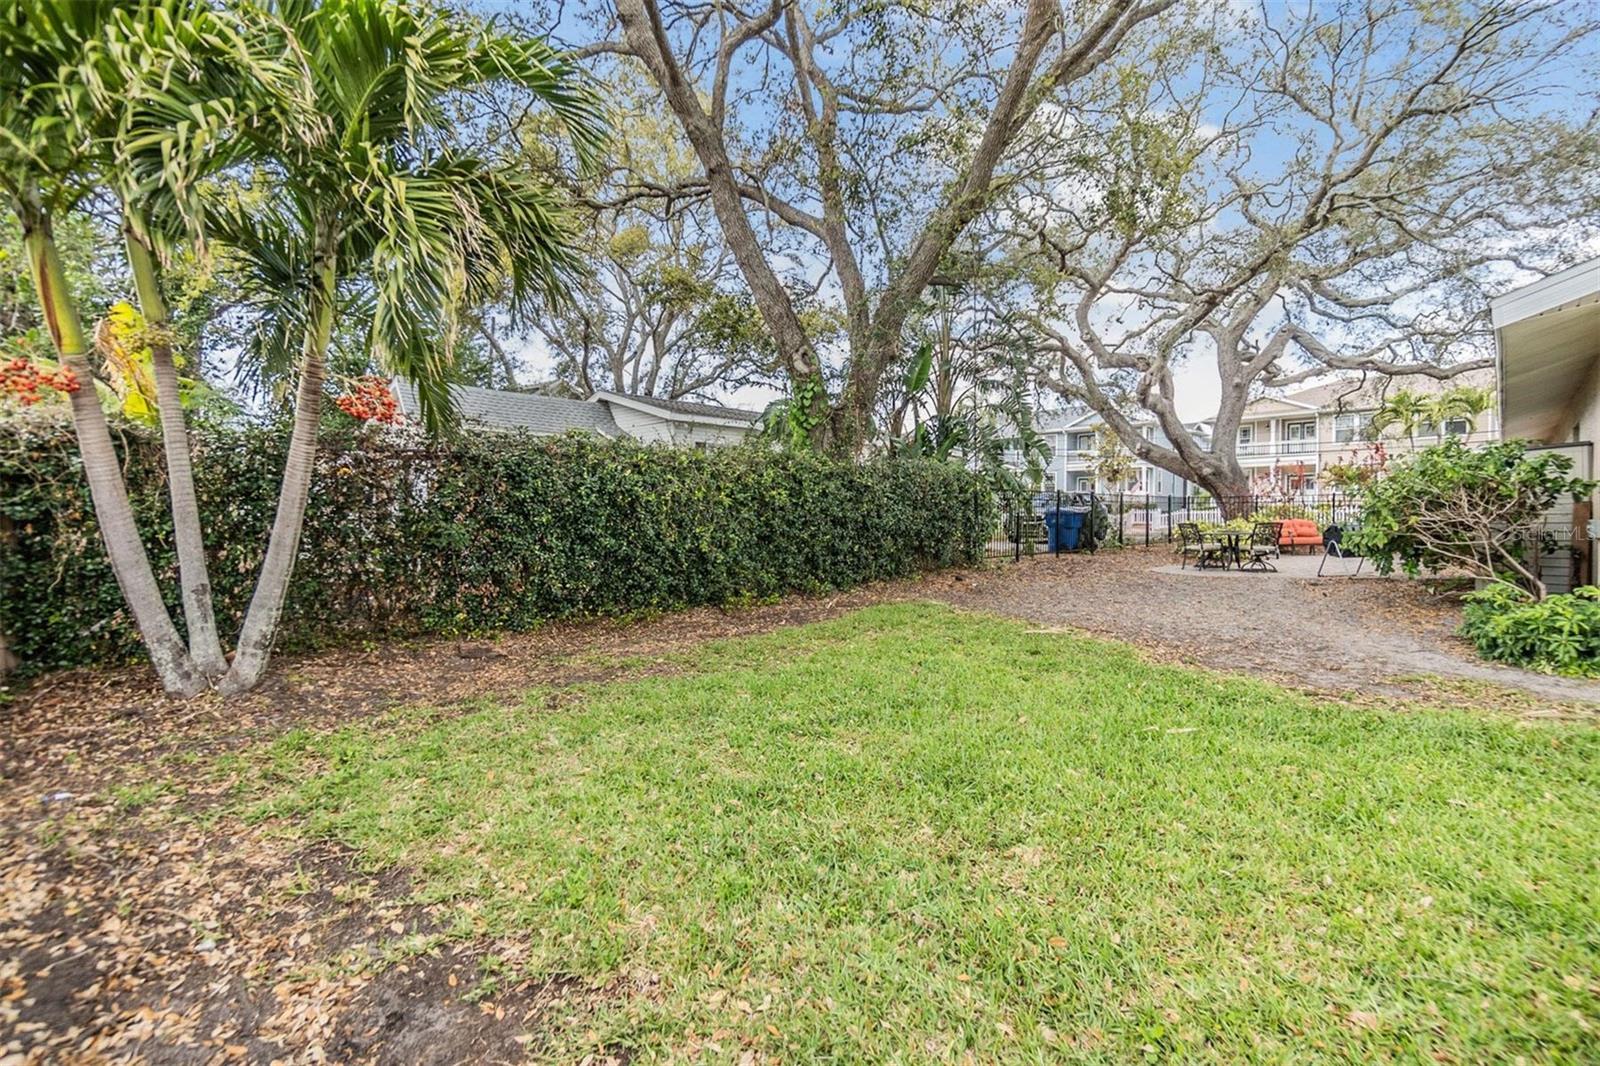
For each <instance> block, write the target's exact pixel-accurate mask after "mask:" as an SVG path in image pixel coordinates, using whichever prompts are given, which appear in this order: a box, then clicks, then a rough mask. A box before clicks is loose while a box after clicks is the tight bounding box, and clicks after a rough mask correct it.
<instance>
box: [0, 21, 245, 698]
mask: <svg viewBox="0 0 1600 1066" xmlns="http://www.w3.org/2000/svg"><path fill="white" fill-rule="evenodd" d="M208 17H209V13H208V12H207V9H205V8H204V7H203V6H201V5H199V4H195V3H185V2H183V0H173V2H170V3H162V2H150V3H140V4H134V5H128V6H126V7H118V6H115V5H110V4H61V3H52V2H50V0H4V4H3V6H0V190H3V191H4V193H5V194H6V198H7V199H8V200H9V201H10V202H11V205H12V207H13V209H14V211H15V212H16V215H17V220H18V222H19V223H20V224H21V228H22V234H23V245H24V247H25V249H26V252H27V258H28V262H29V267H30V275H31V278H32V281H33V288H34V294H35V297H36V299H37V301H38V304H39V310H40V317H41V318H42V319H43V322H44V325H45V327H46V329H47V330H48V332H49V335H50V338H51V342H52V344H53V346H54V348H55V350H56V352H57V354H58V356H59V358H60V361H61V364H62V366H63V368H64V369H65V370H66V371H67V372H68V373H69V374H70V375H71V377H72V378H73V380H75V381H77V382H80V383H81V382H90V381H93V380H94V378H93V371H92V368H91V366H90V364H89V352H90V342H89V333H88V331H87V330H86V329H85V327H84V323H83V321H82V319H81V318H80V317H79V314H78V310H77V307H76V304H75V301H74V298H73V293H72V291H71V289H70V286H69V282H68V275H67V271H66V269H65V267H64V265H63V262H62V258H61V252H60V249H59V247H58V246H57V244H56V241H55V236H54V233H55V223H56V220H57V219H58V218H60V217H61V216H63V215H64V214H66V213H67V212H70V211H71V210H73V209H74V208H75V207H76V206H77V205H78V204H79V202H80V201H81V200H82V199H83V198H85V197H86V196H88V195H90V194H91V193H93V192H95V191H97V190H99V189H102V188H104V187H106V186H108V185H110V186H114V187H115V188H117V189H118V190H120V191H126V190H128V189H129V188H131V183H130V182H129V181H127V180H123V179H125V178H126V175H127V173H128V172H127V171H126V170H120V171H119V170H117V169H116V168H115V167H114V166H111V165H108V164H109V163H110V160H109V155H108V150H109V146H110V145H112V144H117V145H119V146H121V147H122V148H125V149H129V150H130V151H131V150H132V146H134V145H138V146H139V147H138V152H139V154H141V155H142V156H144V157H147V158H148V157H150V156H154V157H156V158H161V159H163V160H165V166H164V168H163V172H164V174H165V176H166V177H168V178H171V177H174V176H181V175H182V173H183V172H184V167H183V165H182V163H181V161H184V160H187V159H191V158H193V157H194V155H195V152H196V151H197V150H202V149H203V146H205V145H207V144H208V143H209V141H210V137H209V136H208V134H209V133H211V132H213V129H212V127H211V125H210V121H211V120H212V119H214V118H215V117H216V113H215V112H207V111H206V110H205V109H204V107H202V106H199V105H198V103H197V100H196V98H195V97H193V96H191V95H189V90H190V88H191V84H192V83H191V80H190V79H189V78H188V76H187V75H188V74H189V73H190V72H191V67H190V65H189V61H188V59H187V57H186V56H185V54H184V53H183V52H182V50H181V49H176V48H174V47H172V45H173V44H174V43H175V41H177V40H178V39H179V38H180V37H181V35H180V34H174V33H171V32H167V31H170V30H171V29H172V28H173V27H174V26H177V25H184V24H187V22H188V21H189V20H191V19H194V20H202V19H206V18H208ZM219 25H220V23H219ZM191 105H193V106H191ZM112 108H115V109H116V111H117V114H116V117H113V115H112V112H111V110H110V109H112ZM163 112H165V114H166V115H167V116H168V117H171V116H172V115H173V114H174V113H176V114H177V115H178V121H177V122H176V124H174V123H173V122H170V121H169V122H161V121H155V122H148V123H147V122H146V120H148V119H151V118H153V117H155V116H158V115H160V114H162V113H163ZM171 384H172V385H173V396H172V400H173V403H172V407H173V409H174V412H175V418H176V419H177V424H178V425H179V426H180V427H181V413H178V412H177V393H176V378H175V376H174V377H173V379H172V382H171ZM71 406H72V413H73V421H74V425H75V426H76V428H77V434H78V441H79V450H80V453H81V455H82V457H83V466H84V472H85V474H86V476H87V478H88V481H89V486H90V492H91V495H92V497H93V501H94V506H95V511H96V514H97V516H98V518H99V525H100V528H101V531H102V533H103V535H104V538H105V542H106V549H107V553H108V555H109V557H110V559H111V563H112V569H113V572H114V573H115V575H116V578H117V582H118V585H119V586H120V587H121V589H122V593H123V596H124V598H125V600H126V601H127V603H128V607H129V609H130V611H131V612H132V614H133V616H134V618H135V620H136V623H137V625H138V628H139V631H140V634H141V636H142V638H143V640H144V643H145V647H146V649H147V650H148V652H149V654H150V659H151V662H152V664H153V665H154V666H155V668H156V672H157V673H158V675H160V677H161V680H162V683H163V685H164V686H165V687H166V688H167V690H168V691H170V692H173V693H175V694H180V695H190V694H193V693H195V692H198V691H199V690H200V689H201V688H203V687H204V686H205V684H206V680H207V676H206V673H205V672H204V671H202V669H201V668H199V667H197V666H196V664H195V662H194V660H193V658H192V657H191V655H190V652H189V649H188V648H187V647H186V646H185V644H184V642H183V640H182V639H181V638H180V637H179V635H178V632H177V629H176V627H175V626H174V625H173V623H172V619H171V617H170V616H169V615H168V613H167V611H166V607H165V605H164V603H163V601H162V597H161V590H160V588H159V586H158V585H157V583H156V580H155V576H154V574H153V573H152V571H151V568H150V562H149V557H148V555H147V554H146V552H145V548H144V544H143V542H142V540H141V539H140V537H139V531H138V527H137V526H136V525H135V523H134V519H133V512H132V509H131V508H130V506H129V503H128V495H127V489H126V487H125V486H124V485H123V482H122V476H121V471H120V469H119V468H118V466H117V460H116V455H115V452H114V451H113V449H112V446H111V437H110V432H109V429H108V428H107V425H106V420H105V415H104V412H103V411H102V410H101V408H100V403H99V400H98V398H97V395H96V390H94V389H92V388H77V389H74V390H72V392H71ZM179 441H180V443H181V435H180V438H179ZM186 464H187V450H186V448H180V449H178V450H177V451H176V452H174V453H173V454H171V455H169V466H175V468H176V470H177V476H175V477H173V479H172V481H173V484H174V485H175V486H177V485H178V484H179V482H180V481H181V480H183V471H185V470H186V469H187V465H186ZM177 491H178V490H177V489H176V488H175V493H176V492H177ZM191 495H192V494H191ZM175 498H176V497H175ZM190 535H194V536H197V535H198V519H197V518H195V519H194V520H193V521H192V522H187V521H186V522H185V523H184V526H183V533H182V537H183V539H184V541H185V546H186V549H190V550H188V551H186V555H187V556H189V557H190V559H191V561H192V559H193V558H199V559H200V565H201V567H202V570H203V554H198V553H195V552H193V551H192V549H193V543H192V542H191V541H190V539H189V537H190ZM193 584H194V585H195V587H197V588H200V589H204V588H205V587H206V583H205V582H204V580H203V579H202V580H200V581H198V582H195V583H193ZM208 617H209V616H202V617H194V618H191V620H190V621H191V629H192V630H194V629H195V628H196V627H198V628H199V629H200V630H201V632H202V634H203V633H204V630H205V627H206V626H207V625H211V626H212V634H213V639H212V640H211V641H210V646H211V651H212V652H213V654H210V655H208V656H207V657H206V659H207V666H208V667H209V669H210V671H211V673H213V674H215V673H218V672H220V670H221V667H222V662H223V661H222V657H221V650H220V647H216V646H215V644H216V642H215V639H214V623H210V622H209V621H208Z"/></svg>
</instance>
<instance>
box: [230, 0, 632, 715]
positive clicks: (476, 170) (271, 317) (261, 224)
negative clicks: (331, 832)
mask: <svg viewBox="0 0 1600 1066" xmlns="http://www.w3.org/2000/svg"><path fill="white" fill-rule="evenodd" d="M280 12H281V15H282V17H283V21H282V23H281V24H280V27H281V30H282V32H283V33H284V34H285V37H284V40H283V41H282V45H283V47H284V48H285V49H297V50H299V51H300V52H301V53H302V54H303V55H304V61H305V64H306V68H307V70H308V71H309V93H310V99H309V105H310V110H311V113H313V114H314V115H316V116H318V121H317V122H315V123H314V124H312V125H311V126H310V127H309V128H308V127H306V125H305V124H304V123H303V122H301V121H300V113H299V111H298V108H297V104H298V102H296V101H288V102H286V104H287V108H288V110H286V111H285V113H283V114H282V115H281V116H280V117H279V121H276V122H272V123H264V124H262V125H261V126H259V127H257V128H254V129H251V130H248V131H246V136H247V137H249V138H251V140H252V141H253V142H254V144H255V147H256V149H257V151H258V152H259V154H260V156H261V157H262V158H263V159H264V160H265V165H264V168H263V170H262V171H259V172H257V173H256V174H254V175H253V178H254V179H256V180H265V181H267V182H270V184H271V193H270V196H269V197H268V198H267V199H266V200H265V202H264V204H263V206H262V208H256V207H255V206H254V201H253V200H252V198H251V197H250V196H249V195H248V194H249V193H250V192H251V191H252V190H251V188H250V187H249V185H245V186H243V187H231V188H229V189H228V190H227V192H228V194H230V195H229V196H228V197H225V198H223V199H222V200H221V201H220V202H218V203H217V204H215V205H214V206H212V207H211V208H209V210H208V225H209V226H210V228H211V231H212V232H213V233H214V235H215V236H216V238H217V239H218V240H219V241H222V242H223V243H226V244H227V245H228V246H229V247H230V248H231V249H233V251H234V252H235V254H236V255H237V257H238V259H239V260H240V261H241V262H242V264H243V267H244V270H245V272H246V274H247V276H248V278H249V282H250V287H251V288H252V289H253V291H254V293H255V295H256V297H257V298H258V300H259V301H260V304H259V309H260V311H261V316H260V319H259V323H258V326H257V328H256V330H255V333H254V336H253V338H252V354H253V356H254V357H255V358H256V359H258V360H259V361H260V362H261V363H262V364H264V365H276V366H279V367H284V368H288V367H292V368H293V375H294V377H295V378H296V379H297V385H296V390H295V398H294V421H293V430H292V433H291V436H290V442H289V454H288V459H287V461H286V463H285V466H284V473H283V482H282V488H281V492H280V496H279V503H278V510H277V515H276V517H275V518H274V521H273V526H272V535H271V539H270V540H269V542H268V548H267V554H266V558H265V560H264V562H263V564H262V568H261V573H260V576H259V578H258V581H257V586H256V592H255V595H254V596H253V597H252V599H251V601H250V607H249V609H248V610H247V611H246V613H245V618H244V623H243V626H242V628H241V630H240V635H239V644H238V650H237V652H236V653H235V655H234V660H233V665H232V667H231V669H230V670H229V672H228V675H227V676H226V677H225V678H224V679H223V680H222V683H221V686H220V687H221V689H222V690H223V692H224V693H229V692H238V691H242V690H245V689H248V688H250V687H252V686H253V685H254V684H255V683H256V682H257V681H258V680H259V679H260V677H261V674H262V671H263V670H264V669H265V667H266V663H267V657H268V655H269V653H270V650H271V646H272V640H273V635H274V633H275V632H276V630H277V626H278V622H279V618H280V616H281V614H282V610H283V602H284V597H285V595H286V594H287V591H288V587H289V577H290V574H291V572H292V570H293V567H294V558H295V554H296V551H297V549H298V546H299V540H300V533H301V528H302V525H303V520H304V515H305V507H306V499H307V495H308V493H309V492H310V488H311V475H312V469H313V463H314V461H315V457H316V438H317V425H318V421H319V418H320V415H321V411H322V399H323V386H324V377H325V372H326V356H327V350H328V345H329V340H330V337H331V335H332V332H333V328H334V319H335V316H336V315H339V314H341V313H342V311H343V310H345V309H355V310H357V311H358V312H359V313H360V314H361V315H362V316H363V318H364V320H365V321H367V322H369V323H370V328H369V331H368V338H369V346H370V349H371V351H372V354H373V356H374V358H375V359H376V360H377V362H378V363H379V364H380V365H381V366H382V367H383V368H384V369H385V370H386V371H387V372H388V373H390V374H394V375H397V376H399V377H403V378H405V379H407V380H408V381H410V382H411V383H412V384H413V385H414V386H415V388H416V394H417V398H418V405H419V407H420V410H421V416H422V419H423V421H424V423H425V424H426V425H427V426H428V427H429V428H430V429H438V428H442V427H444V426H446V425H448V424H449V423H450V422H451V420H452V406H451V400H450V393H449V386H450V383H451V381H452V377H453V373H452V369H453V368H452V365H451V362H450V357H451V354H452V352H453V351H454V349H455V345H454V344H453V343H452V341H453V337H454V334H455V331H456V328H457V324H458V322H459V315H460V312H461V310H462V308H463V307H465V306H471V305H473V304H475V303H479V302H483V301H485V300H487V299H489V298H491V297H498V296H501V295H502V294H508V301H509V306H510V309H511V311H512V313H513V314H515V315H522V314H525V313H526V312H527V311H528V310H529V308H530V305H531V301H533V300H534V299H535V298H536V297H543V298H544V299H546V300H548V301H551V302H558V301H559V300H560V299H562V297H563V295H564V290H565V286H566V284H567V281H568V279H569V278H571V277H572V276H573V275H574V274H575V273H577V272H578V270H579V261H578V258H577V255H576V250H575V248H574V247H573V245H572V243H571V240H570V235H569V230H568V228H567V227H566V225H565V222H564V218H563V214H562V208H561V204H560V202H559V199H558V198H557V196H556V195H555V193H554V192H553V190H552V188H551V186H550V184H549V183H548V182H547V181H546V180H545V179H544V178H543V177H542V176H540V175H537V174H533V173H530V172H528V171H526V170H525V169H521V168H515V167H510V166H507V165H504V164H498V163H496V162H494V161H492V160H489V159H486V158H482V157H479V156H476V155H472V154H469V153H465V152H460V151H456V150H453V149H451V148H450V147H449V146H448V144H447V143H446V142H447V137H446V134H447V132H448V129H449V124H450V118H449V115H448V113H447V110H446V107H445V105H446V104H447V102H448V101H449V100H450V99H451V98H452V97H454V96H457V95H460V94H463V93H468V92H471V91H473V90H475V89H478V88H481V87H483V86H485V85H489V84H495V83H509V84H511V85H514V86H518V87H520V88H521V89H522V90H525V91H526V92H527V93H529V94H530V95H531V96H532V97H533V98H534V99H536V100H537V101H538V102H539V103H540V104H542V105H543V106H544V107H545V108H546V109H547V110H548V111H549V112H550V113H551V114H553V115H554V116H555V117H556V118H557V119H558V120H559V121H560V123H561V124H562V126H563V127H564V129H565V130H566V132H567V134H568V136H569V138H570V140H571V143H572V145H573V147H574V149H575V150H576V152H577V154H578V156H579V157H580V160H581V161H583V162H585V163H588V162H590V161H592V160H593V158H594V156H595V153H596V152H597V151H598V149H599V147H600V146H601V144H602V143H603V138H604V122H603V118H602V114H601V110H600V106H599V104H598V102H597V100H596V99H595V98H594V96H593V94H592V93H591V92H589V91H588V90H587V89H586V88H585V87H584V86H583V85H582V84H581V83H580V81H579V79H578V75H577V73H576V71H575V70H574V69H573V68H572V67H571V66H570V65H569V64H568V62H567V60H566V59H564V58H563V57H562V56H560V55H558V54H557V53H556V52H555V51H553V50H552V49H551V48H550V47H549V46H548V45H547V44H545V43H544V42H543V41H541V40H537V39H517V38H512V37H510V36H506V35H502V34H499V33H497V32H494V31H492V30H490V29H489V28H488V27H486V26H485V25H482V24H480V23H477V22H473V21H469V20H464V19H460V18H455V17H451V16H448V15H446V14H445V13H444V12H443V11H442V10H441V9H438V8H435V7H433V6H432V5H431V4H429V3H426V2H423V0H323V2H321V3H313V2H311V0H295V2H288V3H284V4H283V5H282V6H281V9H280Z"/></svg>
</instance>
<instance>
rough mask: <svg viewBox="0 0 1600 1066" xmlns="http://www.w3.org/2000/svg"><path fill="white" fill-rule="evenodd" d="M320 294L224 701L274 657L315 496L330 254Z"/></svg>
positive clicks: (329, 324) (250, 684)
mask: <svg viewBox="0 0 1600 1066" xmlns="http://www.w3.org/2000/svg"><path fill="white" fill-rule="evenodd" d="M317 273H318V278H319V281H320V282H321V291H320V292H318V293H317V294H316V295H315V296H314V297H313V298H314V299H315V300H316V304H317V306H316V308H315V309H314V311H313V313H312V316H311V328H310V330H309V331H308V332H307V334H306V340H305V349H304V351H303V352H302V353H301V358H300V384H299V387H298V388H297V389H296V392H295V402H294V429H293V430H292V431H291V432H290V434H289V457H288V459H287V460H285V462H284V466H283V484H282V486H281V487H280V488H279V490H278V513H277V515H276V517H274V519H273V522H272V538H271V540H269V541H268V542H267V557H266V559H265V561H263V562H262V564H261V574H260V576H259V577H257V578H256V591H255V595H254V596H252V597H251V598H250V609H249V610H247V611H246V612H245V616H244V626H243V627H242V628H241V629H240V631H239V647H238V649H237V650H236V651H235V652H234V656H233V667H232V669H230V670H229V671H228V674H227V676H226V677H224V678H223V679H222V682H221V684H220V685H219V686H218V688H219V689H220V690H221V691H222V694H223V695H225V696H231V695H237V694H238V693H241V692H248V691H249V690H250V689H252V688H254V687H255V686H256V684H257V683H258V682H259V681H260V680H261V675H262V674H263V673H265V672H266V669H267V659H268V658H269V657H270V655H271V654H272V640H273V637H274V636H275V635H276V634H277V630H278V621H279V619H280V618H282V616H283V601H284V599H285V598H286V597H287V596H288V594H289V578H290V577H291V576H292V575H293V573H294V560H295V556H296V554H298V552H299V550H300V533H301V531H302V529H303V528H304V525H305V514H306V500H307V498H308V497H309V496H310V494H311V475H312V472H313V469H314V467H315V465H316V458H317V423H318V421H319V419H320V418H321V413H322V380H323V374H324V366H323V360H324V358H325V356H326V353H327V350H328V338H329V337H330V336H331V334H332V332H333V297H334V270H333V259H332V254H331V253H325V256H324V257H323V259H322V261H321V263H320V265H319V267H318V271H317Z"/></svg>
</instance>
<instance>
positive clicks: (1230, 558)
mask: <svg viewBox="0 0 1600 1066" xmlns="http://www.w3.org/2000/svg"><path fill="white" fill-rule="evenodd" d="M1206 536H1208V537H1213V538H1215V539H1216V540H1217V541H1218V542H1220V543H1221V545H1222V546H1221V547H1220V548H1218V549H1217V550H1216V551H1214V552H1212V553H1211V556H1212V558H1213V559H1214V560H1216V561H1217V562H1219V563H1221V566H1222V569H1224V570H1226V569H1228V564H1229V563H1230V562H1231V563H1232V564H1233V566H1234V568H1235V569H1239V568H1242V567H1243V565H1244V563H1243V562H1242V560H1241V556H1240V549H1239V542H1240V541H1241V540H1242V539H1243V538H1244V533H1243V532H1241V531H1239V530H1236V529H1221V530H1217V531H1216V532H1214V533H1207V534H1206ZM1196 565H1197V566H1201V567H1205V568H1206V569H1210V566H1208V565H1207V564H1206V562H1205V560H1204V559H1202V560H1201V561H1200V562H1199V563H1197V564H1196ZM1212 565H1215V564H1212Z"/></svg>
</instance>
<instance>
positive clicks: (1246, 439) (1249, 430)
mask: <svg viewBox="0 0 1600 1066" xmlns="http://www.w3.org/2000/svg"><path fill="white" fill-rule="evenodd" d="M1255 439H1256V427H1255V426H1240V427H1239V443H1240V444H1254V443H1255Z"/></svg>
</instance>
